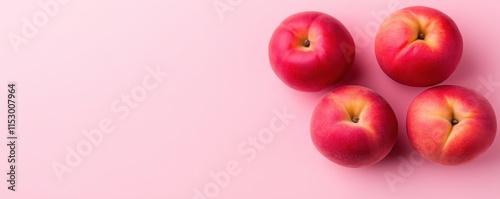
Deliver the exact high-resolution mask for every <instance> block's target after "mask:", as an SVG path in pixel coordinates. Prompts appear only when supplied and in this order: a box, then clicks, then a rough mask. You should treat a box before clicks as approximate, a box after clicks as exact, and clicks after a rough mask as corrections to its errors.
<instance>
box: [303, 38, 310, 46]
mask: <svg viewBox="0 0 500 199" xmlns="http://www.w3.org/2000/svg"><path fill="white" fill-rule="evenodd" d="M310 45H311V41H309V39H306V40H305V41H304V46H305V47H309V46H310Z"/></svg>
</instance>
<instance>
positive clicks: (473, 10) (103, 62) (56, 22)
mask: <svg viewBox="0 0 500 199" xmlns="http://www.w3.org/2000/svg"><path fill="white" fill-rule="evenodd" d="M51 1H52V2H53V1H54V0H37V1H2V3H1V5H0V18H1V20H0V38H2V39H0V42H1V45H0V66H1V71H0V80H1V84H2V85H1V86H2V89H1V90H3V91H1V92H0V93H2V94H1V96H2V98H3V100H5V98H6V94H7V86H6V84H7V82H9V81H15V82H17V86H18V93H17V96H18V102H17V103H18V118H19V119H18V133H19V137H20V138H19V140H18V142H19V143H18V156H19V157H18V161H19V164H18V173H19V175H18V182H17V183H18V184H17V187H16V188H17V192H11V191H8V190H7V183H6V182H5V179H6V178H7V177H8V176H7V175H5V174H2V175H0V179H1V181H2V182H4V183H0V184H1V185H2V186H1V187H0V197H1V198H12V199H16V198H40V197H51V198H61V199H62V198H65V199H66V198H74V199H78V198H90V197H94V198H120V199H124V198H172V199H173V198H186V199H191V198H195V191H194V190H200V191H201V192H204V189H205V188H206V187H207V186H208V187H209V188H210V186H212V188H213V185H215V183H216V181H214V180H213V179H212V178H211V177H210V173H211V172H219V171H222V170H225V169H226V164H227V163H234V162H236V163H238V164H239V167H238V168H237V170H239V173H237V174H236V175H234V176H231V178H230V181H229V182H227V183H224V187H220V186H218V189H217V190H215V189H208V192H209V194H212V195H210V196H213V197H212V198H220V199H234V198H238V199H250V198H252V199H255V198H289V199H303V198H317V199H323V198H324V199H326V198H473V197H474V198H493V197H498V196H497V195H498V194H500V190H499V189H498V187H499V186H500V169H499V168H500V158H499V153H500V139H496V140H495V142H494V143H493V145H492V146H491V148H490V149H489V150H488V151H487V152H486V153H485V154H484V155H483V156H481V157H480V158H478V159H477V160H476V161H474V162H472V163H470V164H466V165H463V166H456V167H448V166H440V165H437V164H434V163H431V162H427V161H426V162H423V163H421V164H413V165H412V164H411V163H412V162H413V163H415V161H414V160H413V161H412V158H415V157H414V156H411V153H412V148H411V146H410V145H409V142H408V140H407V136H406V132H405V130H404V127H405V123H404V121H405V114H406V109H407V107H408V105H409V103H410V102H411V100H412V99H413V97H415V96H416V95H417V94H418V93H420V92H421V91H423V90H424V89H425V88H413V87H407V86H403V85H400V84H397V83H395V82H394V81H392V80H391V79H389V78H388V77H387V76H386V75H385V74H384V73H383V72H382V71H381V69H380V68H379V67H378V65H377V63H376V60H375V56H374V51H373V37H374V34H373V33H374V32H375V31H376V28H377V27H378V24H379V22H378V17H376V16H373V15H372V14H371V13H381V12H382V13H383V12H388V11H392V10H393V7H394V6H393V5H396V7H397V8H401V7H406V6H411V5H425V6H430V7H434V8H436V9H439V10H441V11H443V12H444V13H446V14H448V15H449V16H450V17H451V18H452V19H453V20H454V21H455V22H456V23H457V25H458V26H459V28H460V30H461V33H462V36H463V38H464V54H463V57H462V61H461V63H460V65H459V66H458V69H457V70H456V71H455V73H454V74H453V75H452V76H451V77H450V78H449V79H448V80H447V81H445V82H444V83H443V84H458V85H462V86H466V87H469V88H471V89H477V90H478V91H479V92H481V93H483V94H484V95H486V96H487V97H488V99H489V100H490V102H491V103H492V105H493V107H494V108H495V110H496V111H497V113H500V112H498V111H499V110H500V103H498V101H499V98H500V91H498V90H499V88H500V74H499V72H500V71H499V69H498V66H499V65H500V56H499V55H498V52H499V51H498V50H497V49H498V46H500V29H498V22H497V19H499V18H500V12H498V7H499V6H500V5H499V4H498V3H497V1H494V0H485V1H453V2H435V1H426V0H413V1H403V0H381V1H339V0H337V1H335V0H315V1H306V0H303V1H286V0H274V1H265V0H215V1H214V0H205V1H199V0H198V1H194V0H183V1H181V0H170V1H165V0H163V1H161V0H149V1H139V0H135V1H77V0H73V1H69V2H63V1H61V3H57V4H56V5H57V6H58V7H59V10H57V12H55V14H54V13H52V14H53V16H52V17H50V18H48V21H45V22H46V23H45V24H43V23H42V24H41V25H40V27H39V28H37V29H38V32H37V33H36V34H34V36H33V35H28V36H30V37H31V38H26V40H27V43H24V44H21V45H19V49H18V51H17V52H16V50H15V48H14V47H13V46H12V45H11V43H10V42H9V34H11V32H12V33H13V34H17V35H21V36H22V32H21V31H22V28H23V25H24V23H25V22H23V18H25V17H26V18H27V19H28V20H29V21H33V20H32V18H33V15H35V14H36V13H38V14H40V12H44V11H43V9H42V8H41V7H40V6H39V5H38V2H42V3H44V2H51ZM217 1H218V2H222V3H224V4H225V5H227V6H228V9H229V10H228V11H227V12H225V13H223V15H222V17H219V16H218V14H217V12H216V10H215V9H214V7H213V2H217ZM52 8H54V7H52ZM306 10H315V11H321V12H325V13H328V14H330V15H332V16H334V17H336V18H337V19H339V20H340V21H342V22H343V23H344V25H345V26H346V27H347V28H348V29H349V31H350V32H351V34H352V35H353V36H354V37H355V42H356V45H357V46H358V48H357V54H356V60H355V64H354V68H353V70H351V71H350V72H349V75H348V76H347V77H346V79H345V80H344V81H343V82H342V83H340V84H339V85H344V84H358V85H363V86H368V87H370V88H372V89H374V90H376V91H377V92H378V93H380V94H381V95H382V96H384V97H385V98H386V100H387V101H388V102H389V103H390V104H391V105H392V107H393V109H394V110H395V112H396V114H397V116H398V119H399V125H400V129H399V135H398V141H397V144H396V146H395V148H394V149H393V151H392V152H391V153H390V154H389V155H388V157H386V158H385V159H384V160H382V161H381V162H379V163H377V164H375V165H373V166H370V167H366V168H360V169H349V168H344V167H341V166H338V165H336V164H334V163H332V162H330V161H328V160H327V159H326V158H324V157H322V156H321V155H320V154H319V153H318V152H317V151H316V149H315V148H314V146H313V145H312V142H311V140H310V137H309V120H310V116H311V113H312V110H313V108H314V106H315V104H316V102H317V101H318V100H319V98H320V97H321V96H322V95H323V94H324V93H326V92H328V91H329V90H331V89H332V88H329V89H327V90H325V91H323V92H319V93H301V92H298V91H294V90H292V89H290V88H288V87H286V86H285V85H284V84H283V83H282V82H281V81H280V80H279V79H278V78H277V77H276V76H275V74H274V73H273V72H272V70H271V68H270V66H269V63H268V58H267V46H268V42H269V38H270V36H271V34H272V32H273V30H274V28H275V27H276V26H277V25H278V24H279V23H280V22H281V21H282V20H283V19H284V18H285V17H287V16H288V15H290V14H293V13H296V12H299V11H306ZM42 14H43V13H42ZM38 20H42V21H41V22H44V21H43V16H42V18H39V19H38ZM156 66H159V67H161V70H162V71H166V72H168V73H169V75H168V76H167V77H165V78H163V79H162V82H161V83H159V84H157V87H156V88H154V89H149V90H147V92H146V93H145V94H146V95H147V96H145V98H144V99H142V98H141V99H140V102H138V103H137V104H136V105H137V107H135V108H129V110H130V112H129V114H128V115H124V114H123V112H117V111H116V110H114V109H112V108H111V106H112V104H113V103H114V102H116V101H117V100H118V102H120V100H121V99H122V96H123V95H129V94H130V93H131V92H132V91H138V90H137V89H140V88H141V85H143V79H144V78H148V77H149V75H148V71H147V70H148V68H150V69H151V70H154V69H155V67H156ZM153 82H154V81H153V80H151V79H150V83H153ZM4 102H5V101H4ZM284 108H286V110H287V112H288V113H289V114H293V115H295V117H294V118H293V119H289V121H288V122H289V123H288V124H286V125H285V126H284V129H283V130H282V131H281V132H276V133H275V134H274V137H272V138H269V139H268V140H266V141H269V142H268V143H267V144H265V145H264V148H263V149H262V150H259V151H257V150H256V155H255V157H252V158H250V155H248V154H247V153H241V151H238V148H239V146H241V145H243V146H245V147H248V145H246V144H247V143H246V142H247V138H248V137H253V136H257V135H258V134H259V132H260V131H261V130H262V129H265V128H267V127H269V123H270V122H271V121H274V119H273V118H274V117H276V115H275V113H274V112H273V110H275V111H276V110H277V111H282V110H283V109H284ZM6 112H7V109H6V104H5V103H4V104H2V106H0V116H1V117H0V121H2V122H1V123H0V127H1V128H2V129H3V130H2V132H5V129H6V126H5V125H6V122H5V121H6V115H7V113H6ZM120 116H122V117H121V118H120ZM106 118H108V119H109V120H111V121H112V124H113V126H114V130H113V131H112V132H111V133H109V134H104V136H103V139H102V143H99V144H97V145H95V146H93V147H92V151H91V152H90V153H89V154H88V155H87V156H83V158H82V161H81V164H79V165H77V166H75V167H70V168H71V169H72V172H68V173H65V174H64V175H62V179H61V180H59V179H58V177H57V175H56V173H55V172H54V170H53V166H52V165H53V164H54V163H55V162H58V163H61V164H66V161H65V157H66V156H67V155H68V152H67V151H66V148H67V147H69V148H72V149H75V148H76V147H77V145H78V144H79V143H85V142H87V141H86V140H87V138H86V137H85V136H84V135H83V134H82V131H83V130H90V129H95V128H98V127H99V122H100V121H101V120H102V119H106ZM1 135H2V137H1V138H0V139H2V140H5V137H6V133H2V134H1ZM5 142H6V141H5ZM2 143H4V141H2ZM247 149H248V148H247ZM254 150H255V149H254ZM0 154H1V155H0V157H1V158H0V171H1V172H2V173H3V172H4V171H7V167H8V165H7V162H6V159H7V158H6V156H7V154H8V150H7V147H6V146H5V145H4V144H2V146H1V147H0ZM417 160H418V157H417ZM407 161H411V162H410V167H403V166H401V165H406V164H405V163H407ZM402 162H403V163H402ZM418 163H420V162H418ZM233 166H234V165H233ZM406 166H408V165H406ZM386 175H392V176H395V175H397V176H399V177H400V178H399V179H400V180H402V181H401V182H397V183H396V184H393V185H392V186H391V184H390V183H388V181H387V179H386ZM205 196H206V197H207V198H211V197H209V196H207V195H205Z"/></svg>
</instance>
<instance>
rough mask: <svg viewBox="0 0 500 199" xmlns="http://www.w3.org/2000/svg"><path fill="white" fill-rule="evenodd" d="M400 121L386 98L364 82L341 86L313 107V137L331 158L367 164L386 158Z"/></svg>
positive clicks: (345, 163)
mask: <svg viewBox="0 0 500 199" xmlns="http://www.w3.org/2000/svg"><path fill="white" fill-rule="evenodd" d="M397 131H398V122H397V118H396V115H395V114H394V111H393V110H392V108H391V106H390V105H389V103H387V101H385V99H384V98H382V96H380V95H379V94H377V93H376V92H375V91H373V90H371V89H368V88H365V87H362V86H342V87H339V88H336V89H334V90H333V91H332V92H330V93H327V94H326V95H324V96H323V97H322V98H321V100H320V101H319V103H318V104H317V105H316V108H315V109H314V112H313V115H312V119H311V138H312V141H313V144H314V145H315V147H316V148H317V149H318V150H319V152H320V153H321V154H323V155H324V156H325V157H326V158H328V159H329V160H331V161H333V162H335V163H337V164H339V165H342V166H346V167H364V166H369V165H372V164H375V163H376V162H378V161H380V160H381V159H383V158H384V157H385V156H386V155H387V154H388V153H389V151H390V150H391V149H392V147H393V146H394V144H395V142H396V136H397Z"/></svg>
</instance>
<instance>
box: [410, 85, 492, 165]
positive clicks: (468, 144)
mask: <svg viewBox="0 0 500 199" xmlns="http://www.w3.org/2000/svg"><path fill="white" fill-rule="evenodd" d="M406 130H407V133H408V138H409V139H410V142H411V144H412V145H413V147H414V148H415V149H416V150H417V151H418V152H419V153H420V154H422V156H423V157H424V158H426V159H427V160H430V161H432V162H436V163H439V164H443V165H457V164H462V163H466V162H470V161H472V160H474V159H475V158H477V157H478V156H479V155H481V154H482V153H484V152H485V151H486V150H487V149H488V148H489V147H490V145H491V144H492V143H493V140H494V138H495V134H496V130H497V123H496V116H495V112H494V110H493V107H492V106H491V105H490V103H489V102H488V100H487V99H486V98H485V97H484V96H482V95H481V94H480V93H478V92H476V91H473V90H470V89H468V88H464V87H461V86H437V87H433V88H430V89H427V90H425V91H424V92H422V93H420V94H419V95H418V96H417V97H415V99H414V100H413V102H412V103H411V105H410V107H409V109H408V113H407V118H406Z"/></svg>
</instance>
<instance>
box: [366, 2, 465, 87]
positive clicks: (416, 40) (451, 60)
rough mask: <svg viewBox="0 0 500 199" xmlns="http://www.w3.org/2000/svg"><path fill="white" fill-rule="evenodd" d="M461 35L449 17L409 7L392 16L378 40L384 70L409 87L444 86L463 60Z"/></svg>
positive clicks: (440, 13)
mask: <svg viewBox="0 0 500 199" xmlns="http://www.w3.org/2000/svg"><path fill="white" fill-rule="evenodd" d="M462 51H463V41H462V35H461V34H460V31H459V29H458V27H457V25H456V24H455V22H454V21H453V20H452V19H451V18H450V17H448V16H447V15H446V14H444V13H442V12H440V11H438V10H436V9H433V8H428V7H422V6H415V7H407V8H403V9H401V10H398V11H396V12H394V13H392V14H390V15H389V16H388V17H387V18H386V19H385V20H384V21H383V22H382V24H381V25H380V28H379V30H378V32H377V35H376V37H375V55H376V57H377V61H378V63H379V65H380V67H381V68H382V70H383V71H384V72H385V73H386V74H387V75H388V76H389V77H390V78H392V79H393V80H394V81H396V82H399V83H401V84H405V85H408V86H432V85H435V84H438V83H440V82H443V81H444V80H446V79H447V78H448V77H450V76H451V74H452V73H453V72H454V71H455V69H456V68H457V66H458V64H459V62H460V59H461V57H462Z"/></svg>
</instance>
